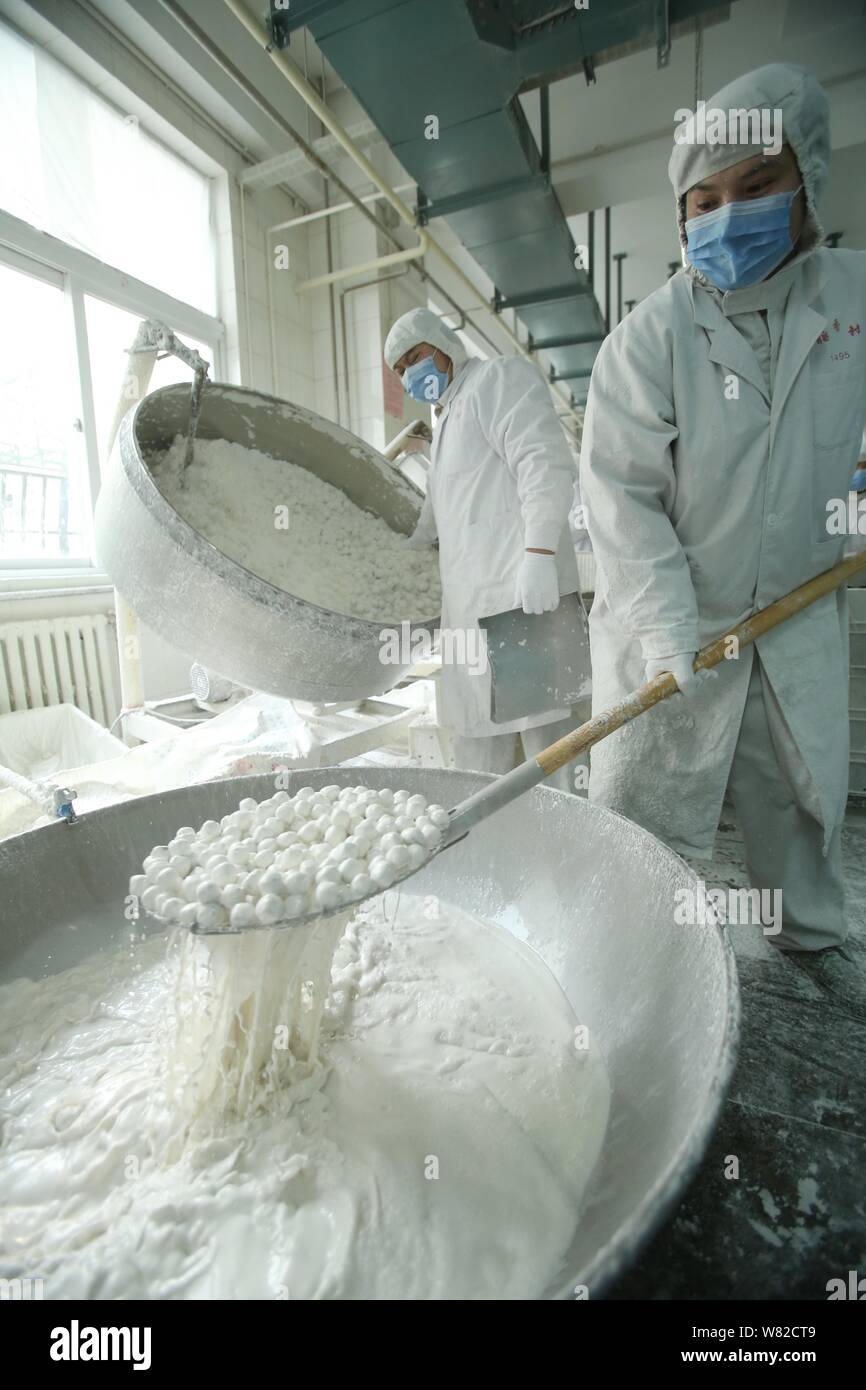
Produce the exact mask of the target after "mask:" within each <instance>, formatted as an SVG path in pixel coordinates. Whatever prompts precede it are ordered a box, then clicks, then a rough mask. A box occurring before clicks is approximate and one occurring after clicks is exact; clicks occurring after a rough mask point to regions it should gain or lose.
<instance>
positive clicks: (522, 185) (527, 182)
mask: <svg viewBox="0 0 866 1390" xmlns="http://www.w3.org/2000/svg"><path fill="white" fill-rule="evenodd" d="M549 192H550V175H549V174H527V175H526V177H525V178H519V179H504V180H503V181H502V182H501V183H491V184H488V185H487V186H486V187H485V188H473V189H470V190H467V191H466V192H465V193H452V194H450V195H449V196H447V197H445V198H437V199H436V200H435V201H434V202H432V203H430V202H426V201H422V199H421V198H420V197H419V198H418V206H417V208H416V209H415V212H416V214H417V217H418V223H419V225H420V226H422V227H426V226H427V223H428V222H429V221H430V219H431V217H450V215H451V213H453V212H464V211H465V210H466V209H467V208H476V207H480V206H481V204H482V203H493V202H496V201H497V200H498V199H499V198H510V197H512V196H513V195H514V194H516V193H549Z"/></svg>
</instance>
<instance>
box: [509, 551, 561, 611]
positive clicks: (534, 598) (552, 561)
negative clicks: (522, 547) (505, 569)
mask: <svg viewBox="0 0 866 1390" xmlns="http://www.w3.org/2000/svg"><path fill="white" fill-rule="evenodd" d="M516 603H517V604H519V605H520V606H521V607H522V608H523V611H524V613H552V612H553V610H554V608H558V607H559V575H558V573H557V569H556V556H555V555H543V554H540V553H539V552H538V551H536V550H527V551H526V553H525V555H524V556H523V559H522V560H521V562H520V569H519V570H518V571H517V598H516Z"/></svg>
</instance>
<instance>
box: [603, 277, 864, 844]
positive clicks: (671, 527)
mask: <svg viewBox="0 0 866 1390" xmlns="http://www.w3.org/2000/svg"><path fill="white" fill-rule="evenodd" d="M780 275H785V271H784V270H783V271H782V272H780ZM780 283H782V282H781V281H780ZM738 293H744V292H738ZM858 325H859V329H858ZM768 326H769V330H770V333H771V335H774V341H775V342H776V344H777V347H778V354H777V358H776V361H775V375H774V379H773V381H772V386H771V387H770V386H768V384H767V381H766V379H765V374H764V372H763V371H762V370H761V365H760V363H759V361H758V359H757V357H756V356H755V352H754V351H753V349H752V347H751V346H750V343H749V342H748V341H747V340H746V338H745V337H744V336H742V335H741V334H740V333H738V332H737V331H736V329H735V328H734V327H733V325H732V324H731V323H730V322H729V321H728V320H727V318H726V317H725V314H724V312H723V311H722V308H721V307H720V303H719V300H718V296H717V295H716V296H714V295H713V294H711V293H710V292H709V291H708V290H707V289H706V288H704V287H703V286H702V285H701V284H699V283H695V281H694V280H693V278H692V277H690V276H689V275H687V274H685V273H684V272H680V273H678V274H676V275H674V276H673V277H672V278H671V279H670V280H669V281H668V282H667V284H666V285H665V286H663V287H662V288H661V289H660V290H658V291H656V293H655V294H653V295H651V296H650V297H649V298H648V299H646V300H644V301H643V303H642V304H640V305H638V306H637V308H636V309H634V310H633V312H632V313H631V314H629V316H628V318H627V319H625V320H624V321H623V322H622V323H621V324H620V325H619V327H618V328H617V329H616V330H615V332H614V333H613V334H611V336H610V338H608V340H607V341H606V343H605V345H604V347H603V349H602V351H601V353H600V354H599V357H598V361H597V363H596V366H595V370H594V373H593V378H592V386H591V390H590V398H589V403H588V409H587V416H586V424H585V428H584V435H583V446H582V452H581V469H580V477H581V489H582V493H583V500H584V503H585V505H586V508H587V514H588V528H589V533H590V536H591V538H592V543H593V548H594V551H595V555H596V560H597V562H598V567H599V576H598V583H597V588H596V599H595V605H594V607H593V609H592V612H591V614H590V640H591V646H592V658H593V686H594V690H593V708H594V709H595V710H598V709H602V708H605V707H606V706H608V705H610V704H612V703H614V702H615V701H616V700H618V699H620V698H621V697H622V696H623V695H624V694H625V693H626V692H627V691H629V690H631V689H633V688H634V687H636V686H638V685H640V684H641V683H642V682H643V679H644V662H645V661H646V660H648V659H650V658H653V657H663V656H669V655H671V654H673V653H675V652H687V651H693V650H696V649H698V648H699V647H701V646H702V645H704V644H705V643H706V642H708V641H709V640H710V639H711V638H713V637H716V636H717V635H718V634H720V633H722V632H724V631H725V630H726V629H728V628H730V627H731V626H733V625H734V624H735V623H737V622H739V621H740V620H741V619H743V618H745V617H747V616H748V614H750V613H752V612H754V611H755V610H756V609H758V608H763V607H764V606H765V605H766V604H768V603H770V602H771V601H772V600H774V599H776V598H779V597H780V596H781V595H782V594H785V593H787V592H788V591H789V590H790V589H793V588H795V587H796V586H797V585H798V584H801V583H803V581H804V580H806V579H809V578H810V577H811V576H813V575H816V574H819V573H820V572H821V571H822V570H825V569H828V568H829V567H830V566H831V565H833V564H835V563H836V562H837V561H838V560H839V559H841V557H842V550H843V544H844V538H838V537H834V536H832V535H829V534H828V532H827V529H826V520H827V512H826V504H827V501H828V499H830V498H845V497H846V496H847V493H848V488H849V485H850V479H851V475H852V473H853V471H854V467H855V464H856V461H857V452H858V447H859V442H860V432H861V429H862V427H863V420H864V417H866V255H864V254H863V253H861V252H852V251H841V250H840V251H830V250H826V249H819V250H816V251H814V252H813V253H812V254H811V255H808V256H806V257H805V258H804V259H803V261H802V262H801V264H800V265H799V266H796V267H794V268H792V276H791V284H790V289H789V290H787V293H786V298H784V299H782V301H781V303H779V304H778V305H777V306H776V307H771V308H770V309H769V311H768ZM849 328H850V329H851V330H852V331H851V332H849V331H848V330H849ZM825 333H826V334H827V337H826V339H825V338H824V337H823V336H822V335H824V334H825ZM726 390H727V396H726ZM735 391H736V392H738V395H736V396H734V394H733V393H734V392H735ZM847 637H848V630H847V606H846V597H845V590H844V589H842V590H840V591H838V592H837V593H836V594H834V595H831V596H828V597H827V598H825V599H822V600H820V601H819V602H818V603H816V604H814V605H813V606H812V607H811V608H808V609H806V610H804V611H803V612H802V613H801V614H799V615H798V616H797V617H795V618H793V619H791V620H790V621H789V622H787V623H786V624H784V625H783V626H782V627H780V628H777V629H776V630H775V631H774V632H771V633H768V634H767V635H766V636H764V637H761V638H759V639H758V642H757V649H758V652H759V654H760V659H761V665H762V671H763V675H764V677H765V678H766V679H767V680H768V681H769V683H770V686H771V688H772V691H773V694H774V696H775V701H774V708H775V709H776V713H772V712H771V711H770V710H769V709H768V718H769V719H771V721H772V720H775V722H776V724H777V725H778V729H776V728H775V727H774V726H773V725H772V724H771V732H772V734H773V737H774V739H775V738H776V737H777V736H778V740H779V742H780V743H781V742H783V741H784V742H786V743H787V744H788V745H791V746H793V747H794V748H795V749H796V754H797V757H796V759H795V762H796V766H797V769H798V771H797V773H796V777H797V778H798V781H799V786H798V797H799V799H800V801H801V804H803V805H804V806H806V807H808V809H809V812H810V814H812V815H814V817H815V819H816V820H817V821H818V822H819V824H820V825H821V826H822V827H823V829H824V849H825V852H826V850H827V847H828V845H829V842H830V840H831V838H832V836H833V833H834V827H835V826H836V825H837V824H838V821H839V819H840V817H841V816H842V814H843V813H844V803H845V793H846V787H847V760H848V704H847V697H848V686H847ZM751 664H752V648H750V647H746V648H743V650H742V654H741V655H740V658H739V659H738V660H731V661H726V662H723V663H722V666H721V667H720V668H719V675H718V677H717V678H716V679H711V680H709V681H708V682H707V683H706V685H705V686H704V687H703V688H702V689H701V690H699V692H698V694H697V695H696V697H695V698H694V700H693V701H689V702H686V701H684V700H681V699H675V700H673V701H670V702H668V703H667V704H666V705H663V706H659V707H658V708H657V709H655V710H653V711H651V712H650V713H648V714H646V715H643V716H641V717H640V718H639V719H637V720H635V721H634V722H633V723H632V724H630V725H628V726H627V727H626V728H624V729H623V730H621V731H619V732H618V733H616V734H614V735H612V737H611V738H609V739H607V740H606V741H605V742H603V743H601V744H599V745H598V747H597V748H595V749H594V750H593V755H592V776H591V781H590V799H591V800H597V801H601V802H603V803H604V804H605V805H608V806H612V807H613V808H614V809H616V810H618V811H620V812H621V813H622V814H624V815H627V816H629V817H630V818H632V819H634V820H636V821H638V822H639V823H640V824H642V825H644V826H646V827H647V828H648V829H650V830H652V831H654V832H655V833H656V834H658V835H660V836H662V837H663V838H665V839H666V840H668V841H669V842H670V843H672V844H673V845H674V846H675V847H676V848H678V849H680V850H681V851H683V852H687V853H693V854H697V855H706V854H708V853H710V852H711V849H712V844H713V838H714V835H715V830H716V826H717V823H718V816H719V812H720V810H721V806H722V801H723V798H724V794H725V789H726V786H727V783H728V777H729V772H730V769H731V765H732V761H733V757H734V751H735V747H736V745H737V738H738V734H739V730H740V725H741V720H742V717H743V709H744V705H745V701H746V693H747V690H748V686H749V679H750V672H751Z"/></svg>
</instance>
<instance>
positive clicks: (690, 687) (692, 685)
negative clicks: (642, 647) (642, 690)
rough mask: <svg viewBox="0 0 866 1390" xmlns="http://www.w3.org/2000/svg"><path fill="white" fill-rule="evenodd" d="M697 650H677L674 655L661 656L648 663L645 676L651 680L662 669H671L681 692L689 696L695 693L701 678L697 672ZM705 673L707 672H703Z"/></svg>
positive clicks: (702, 673) (659, 673)
mask: <svg viewBox="0 0 866 1390" xmlns="http://www.w3.org/2000/svg"><path fill="white" fill-rule="evenodd" d="M696 656H697V652H676V653H675V654H674V655H673V656H659V657H656V658H655V659H654V660H652V661H648V662H647V663H646V667H645V670H644V678H645V679H646V680H647V681H651V680H652V679H653V677H654V676H658V675H661V673H662V671H670V673H671V675H672V676H673V678H674V680H675V681H676V683H677V685H678V686H679V688H680V693H681V694H683V695H685V696H686V697H687V698H688V697H691V696H692V695H694V694H695V692H696V690H697V689H698V686H699V685H700V680H699V678H698V674H697V673H696V672H695V669H694V665H695V657H696ZM700 674H701V675H704V674H705V672H701V673H700Z"/></svg>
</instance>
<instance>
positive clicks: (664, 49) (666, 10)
mask: <svg viewBox="0 0 866 1390" xmlns="http://www.w3.org/2000/svg"><path fill="white" fill-rule="evenodd" d="M670 60H671V15H670V0H656V67H658V68H666V67H667V65H668V63H669V62H670Z"/></svg>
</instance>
